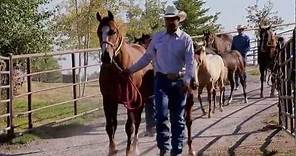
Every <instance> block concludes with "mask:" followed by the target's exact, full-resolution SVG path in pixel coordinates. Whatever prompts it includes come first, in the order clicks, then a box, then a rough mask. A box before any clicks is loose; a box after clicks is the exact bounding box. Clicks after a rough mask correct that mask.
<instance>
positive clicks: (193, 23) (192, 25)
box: [175, 0, 220, 36]
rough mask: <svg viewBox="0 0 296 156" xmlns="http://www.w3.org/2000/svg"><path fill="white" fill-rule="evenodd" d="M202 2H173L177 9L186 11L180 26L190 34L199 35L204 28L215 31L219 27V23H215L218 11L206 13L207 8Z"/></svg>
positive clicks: (183, 0) (200, 0)
mask: <svg viewBox="0 0 296 156" xmlns="http://www.w3.org/2000/svg"><path fill="white" fill-rule="evenodd" d="M204 4H205V2H204V1H203V0H177V1H176V2H175V5H176V7H177V8H178V9H179V10H182V11H185V12H186V13H187V18H186V20H185V21H184V22H183V23H182V26H181V28H182V30H184V31H185V32H187V33H188V34H189V35H191V36H195V35H201V34H202V33H203V31H204V30H210V31H213V32H216V31H218V29H219V28H220V25H219V24H216V23H215V22H216V21H217V19H218V15H219V13H216V14H215V15H207V12H208V11H209V8H204V7H203V5H204Z"/></svg>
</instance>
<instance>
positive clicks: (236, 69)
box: [204, 31, 248, 104]
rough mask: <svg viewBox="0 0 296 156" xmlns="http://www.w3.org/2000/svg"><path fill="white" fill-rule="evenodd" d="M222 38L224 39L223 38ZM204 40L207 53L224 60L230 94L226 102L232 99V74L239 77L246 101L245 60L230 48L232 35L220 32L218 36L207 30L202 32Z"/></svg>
mask: <svg viewBox="0 0 296 156" xmlns="http://www.w3.org/2000/svg"><path fill="white" fill-rule="evenodd" d="M222 36H223V37H222ZM223 38H224V39H223ZM204 42H205V45H206V51H207V53H211V54H212V53H213V52H214V53H216V54H219V55H220V56H221V57H222V59H223V62H224V65H225V67H226V68H227V75H226V76H227V80H228V81H229V82H230V87H231V90H230V95H229V98H228V104H229V103H231V101H232V94H233V90H234V74H238V75H239V78H240V83H241V84H242V88H243V94H244V101H245V103H247V102H248V100H247V94H246V71H245V62H244V60H243V57H242V56H241V54H240V53H239V52H238V51H237V50H231V49H230V48H231V42H232V37H229V35H226V34H220V37H218V36H216V35H215V34H213V33H210V32H209V31H207V32H204ZM215 45H219V46H218V47H220V48H218V49H220V50H217V49H215V48H214V49H213V48H212V47H217V46H215Z"/></svg>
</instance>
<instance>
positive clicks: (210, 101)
mask: <svg viewBox="0 0 296 156" xmlns="http://www.w3.org/2000/svg"><path fill="white" fill-rule="evenodd" d="M207 90H208V101H209V112H208V117H209V118H211V113H212V91H213V87H212V84H209V85H207Z"/></svg>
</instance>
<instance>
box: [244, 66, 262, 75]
mask: <svg viewBox="0 0 296 156" xmlns="http://www.w3.org/2000/svg"><path fill="white" fill-rule="evenodd" d="M246 71H247V74H248V75H254V76H258V75H260V71H259V69H258V67H256V66H249V67H247V68H246Z"/></svg>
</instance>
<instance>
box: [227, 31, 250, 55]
mask: <svg viewBox="0 0 296 156" xmlns="http://www.w3.org/2000/svg"><path fill="white" fill-rule="evenodd" d="M231 50H237V51H239V52H240V53H241V55H242V56H243V57H246V55H247V52H248V51H250V38H249V37H248V36H247V35H245V34H239V35H236V36H234V38H233V40H232V45H231Z"/></svg>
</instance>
